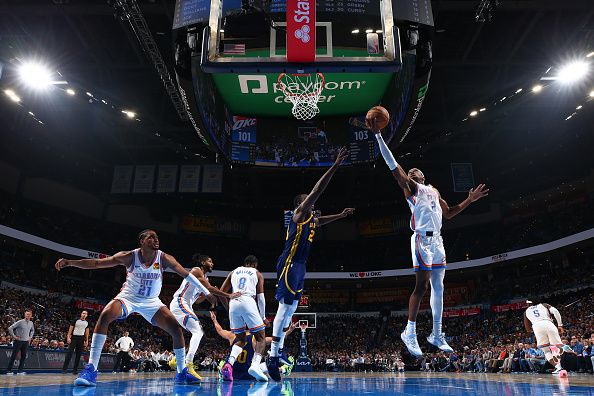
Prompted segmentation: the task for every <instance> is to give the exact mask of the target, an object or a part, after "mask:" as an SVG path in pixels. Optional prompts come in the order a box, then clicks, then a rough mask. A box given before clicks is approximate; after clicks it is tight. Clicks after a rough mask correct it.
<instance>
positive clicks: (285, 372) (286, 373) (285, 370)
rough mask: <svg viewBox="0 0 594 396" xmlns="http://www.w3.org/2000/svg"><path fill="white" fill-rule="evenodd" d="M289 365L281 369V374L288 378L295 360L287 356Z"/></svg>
mask: <svg viewBox="0 0 594 396" xmlns="http://www.w3.org/2000/svg"><path fill="white" fill-rule="evenodd" d="M288 360H289V364H288V365H287V364H285V365H284V366H282V367H281V374H282V375H284V376H285V377H288V376H289V375H291V371H293V368H294V367H295V358H294V357H293V356H289V359H288Z"/></svg>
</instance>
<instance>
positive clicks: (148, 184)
mask: <svg viewBox="0 0 594 396" xmlns="http://www.w3.org/2000/svg"><path fill="white" fill-rule="evenodd" d="M154 181H155V165H137V166H136V172H134V189H133V190H132V192H134V193H152V192H153V183H154Z"/></svg>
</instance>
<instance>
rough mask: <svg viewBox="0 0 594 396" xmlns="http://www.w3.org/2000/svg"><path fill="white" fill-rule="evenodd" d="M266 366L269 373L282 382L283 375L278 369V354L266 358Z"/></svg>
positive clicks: (271, 376)
mask: <svg viewBox="0 0 594 396" xmlns="http://www.w3.org/2000/svg"><path fill="white" fill-rule="evenodd" d="M266 368H267V369H268V375H269V376H270V378H272V379H273V380H275V381H276V382H280V380H281V376H280V371H278V356H274V357H273V356H268V359H267V360H266Z"/></svg>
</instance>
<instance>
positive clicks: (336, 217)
mask: <svg viewBox="0 0 594 396" xmlns="http://www.w3.org/2000/svg"><path fill="white" fill-rule="evenodd" d="M354 212H355V208H345V209H344V210H343V211H342V212H340V213H338V214H334V215H328V216H320V217H318V218H317V225H318V226H320V227H321V226H323V225H326V224H329V223H332V222H333V221H336V220H340V219H344V218H345V217H347V216H349V215H352V214H353V213H354Z"/></svg>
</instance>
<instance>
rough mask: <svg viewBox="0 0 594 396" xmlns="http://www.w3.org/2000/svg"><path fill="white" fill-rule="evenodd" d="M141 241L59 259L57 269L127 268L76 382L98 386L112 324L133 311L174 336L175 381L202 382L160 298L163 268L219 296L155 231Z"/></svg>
mask: <svg viewBox="0 0 594 396" xmlns="http://www.w3.org/2000/svg"><path fill="white" fill-rule="evenodd" d="M138 243H139V245H140V248H138V249H134V250H131V251H127V252H119V253H116V254H114V255H113V256H109V257H105V258H100V259H84V260H66V259H63V258H61V259H59V260H58V261H57V262H56V265H55V267H56V269H57V270H58V271H60V270H61V269H63V268H66V267H77V268H82V269H87V270H93V269H100V268H109V267H115V266H118V265H122V266H124V267H125V268H126V282H125V283H124V285H123V286H122V289H121V290H120V293H119V294H118V295H117V296H116V297H115V298H114V299H113V300H111V301H110V302H109V303H108V304H107V305H106V306H105V308H104V309H103V311H101V314H100V315H99V319H98V320H97V324H96V325H95V329H94V330H93V338H92V341H91V351H90V354H89V363H88V364H87V365H86V366H85V368H84V370H83V371H82V372H81V373H80V374H79V376H78V378H77V379H76V380H75V381H74V385H78V386H95V385H96V384H97V368H98V367H99V359H100V358H101V351H102V350H103V344H104V343H105V339H106V338H107V330H108V327H109V324H110V323H111V322H113V321H114V320H116V319H125V318H127V317H128V316H129V315H131V314H133V313H137V314H139V315H141V316H142V317H143V318H145V319H146V320H147V321H148V322H150V323H151V324H152V325H153V326H158V327H160V328H162V329H163V330H165V331H166V332H168V333H169V334H170V335H171V337H172V338H173V352H174V353H175V356H176V358H177V373H176V376H175V382H176V383H182V384H186V383H198V382H199V379H198V378H196V377H194V376H193V375H191V374H190V373H189V372H188V368H187V367H184V360H185V342H184V335H183V332H182V329H181V328H180V327H179V325H178V323H177V321H176V320H175V317H174V316H173V314H172V313H171V312H170V311H169V309H167V307H166V306H165V305H164V304H163V303H162V302H161V300H160V299H159V294H160V293H161V285H162V283H163V271H164V270H165V269H167V268H170V269H171V270H172V271H173V272H175V273H177V274H178V275H180V276H181V277H183V278H185V279H186V280H187V281H188V282H189V283H190V284H192V285H193V286H194V287H196V288H198V289H200V290H202V293H204V294H205V295H206V298H207V299H208V301H210V302H211V303H213V304H214V303H216V301H217V298H216V297H214V296H213V295H211V294H210V292H209V291H208V289H207V288H206V287H204V286H203V285H202V283H200V281H199V280H198V279H196V277H195V276H194V275H192V274H190V273H189V272H188V271H187V270H186V269H185V268H184V267H182V266H181V264H180V263H178V262H177V260H176V259H175V258H174V257H173V256H170V255H169V254H167V253H165V252H163V251H161V250H159V237H158V236H157V233H156V232H155V231H153V230H144V231H142V232H140V234H138Z"/></svg>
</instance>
